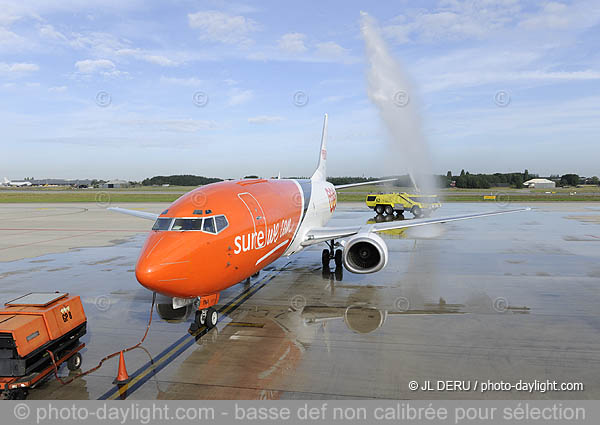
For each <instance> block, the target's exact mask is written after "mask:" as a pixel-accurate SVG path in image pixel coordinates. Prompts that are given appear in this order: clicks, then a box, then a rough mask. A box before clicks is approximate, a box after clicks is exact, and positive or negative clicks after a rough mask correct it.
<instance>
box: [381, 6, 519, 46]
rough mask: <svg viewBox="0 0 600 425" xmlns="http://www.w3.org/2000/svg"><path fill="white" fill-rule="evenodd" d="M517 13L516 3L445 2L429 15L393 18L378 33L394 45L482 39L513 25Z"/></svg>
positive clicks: (420, 11) (418, 11) (421, 12)
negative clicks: (391, 40)
mask: <svg viewBox="0 0 600 425" xmlns="http://www.w3.org/2000/svg"><path fill="white" fill-rule="evenodd" d="M520 11H521V5H520V4H519V2H518V1H516V0H504V1H500V2H490V1H473V0H471V1H462V2H459V1H454V0H446V1H440V2H439V3H438V6H437V7H436V8H434V9H433V10H431V11H425V10H423V9H416V10H415V11H410V12H409V13H407V14H406V15H399V16H396V17H395V18H394V19H393V20H392V22H391V24H390V25H387V26H384V27H383V29H382V32H383V34H384V35H385V36H387V37H389V38H391V39H393V40H394V41H396V42H397V43H408V42H410V41H427V42H430V41H436V40H445V41H447V40H460V39H464V38H482V37H485V36H487V35H489V34H490V33H492V32H493V31H494V30H498V29H501V28H504V27H506V26H507V25H509V24H511V23H514V22H515V20H516V19H517V17H518V16H519V13H520Z"/></svg>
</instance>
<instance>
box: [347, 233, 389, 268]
mask: <svg viewBox="0 0 600 425" xmlns="http://www.w3.org/2000/svg"><path fill="white" fill-rule="evenodd" d="M343 261H344V267H346V269H347V270H348V271H350V272H352V273H361V274H364V273H375V272H378V271H379V270H381V269H383V268H384V267H385V265H386V264H387V262H388V249H387V245H386V244H385V242H384V240H383V239H381V237H380V236H379V235H376V234H375V233H368V234H358V235H356V236H354V237H353V238H351V239H350V240H348V241H347V242H346V246H345V247H344V255H343Z"/></svg>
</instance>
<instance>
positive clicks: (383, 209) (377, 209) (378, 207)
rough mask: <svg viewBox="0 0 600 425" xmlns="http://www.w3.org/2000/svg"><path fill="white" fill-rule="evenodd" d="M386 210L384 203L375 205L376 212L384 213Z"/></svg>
mask: <svg viewBox="0 0 600 425" xmlns="http://www.w3.org/2000/svg"><path fill="white" fill-rule="evenodd" d="M384 211H385V208H383V205H377V206H376V207H375V212H376V213H377V214H383V212H384Z"/></svg>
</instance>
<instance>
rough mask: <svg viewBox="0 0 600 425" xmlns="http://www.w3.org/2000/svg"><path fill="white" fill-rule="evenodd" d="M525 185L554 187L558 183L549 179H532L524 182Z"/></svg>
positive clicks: (541, 187) (539, 187)
mask: <svg viewBox="0 0 600 425" xmlns="http://www.w3.org/2000/svg"><path fill="white" fill-rule="evenodd" d="M523 186H525V187H528V188H530V189H554V188H555V187H556V183H555V182H553V181H552V180H548V179H531V180H527V181H526V182H524V183H523Z"/></svg>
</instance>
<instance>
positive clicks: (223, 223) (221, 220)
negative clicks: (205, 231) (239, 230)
mask: <svg viewBox="0 0 600 425" xmlns="http://www.w3.org/2000/svg"><path fill="white" fill-rule="evenodd" d="M215 223H216V224H217V233H218V232H220V231H221V230H223V229H224V228H226V227H227V226H229V223H228V222H227V218H226V217H225V216H224V215H218V216H216V217H215Z"/></svg>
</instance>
